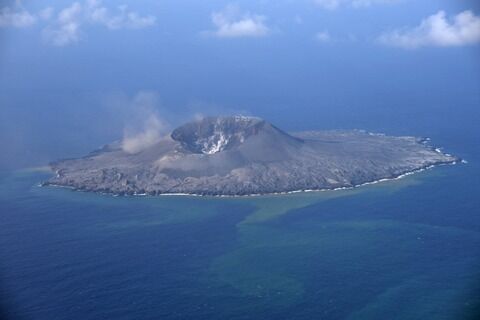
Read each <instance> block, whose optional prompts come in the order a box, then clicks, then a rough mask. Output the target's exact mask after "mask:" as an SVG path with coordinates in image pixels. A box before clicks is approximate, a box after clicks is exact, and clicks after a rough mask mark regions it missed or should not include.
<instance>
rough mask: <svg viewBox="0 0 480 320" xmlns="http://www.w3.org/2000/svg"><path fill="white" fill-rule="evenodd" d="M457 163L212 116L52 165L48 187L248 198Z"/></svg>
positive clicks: (362, 140)
mask: <svg viewBox="0 0 480 320" xmlns="http://www.w3.org/2000/svg"><path fill="white" fill-rule="evenodd" d="M458 160H459V159H458V158H456V157H454V156H451V155H448V154H443V153H441V152H440V151H438V150H435V149H434V148H433V147H431V146H429V145H427V143H426V139H421V138H415V137H390V136H385V135H382V134H372V133H368V132H364V131H360V130H352V131H314V132H313V131H312V132H303V133H297V134H288V133H286V132H283V131H282V130H280V129H278V128H276V127H275V126H273V125H271V124H269V123H268V122H266V121H264V120H262V119H259V118H254V117H243V116H235V117H209V118H205V119H203V120H200V121H196V122H191V123H187V124H185V125H183V126H181V127H178V128H177V129H175V130H174V131H173V132H172V133H171V135H170V136H169V137H166V138H164V139H162V140H161V141H159V142H158V143H156V144H155V145H153V146H150V147H148V148H146V149H144V150H141V151H139V152H137V153H133V154H132V153H128V152H126V151H124V150H123V149H122V145H121V143H119V142H117V143H113V144H110V145H106V146H105V147H103V148H102V149H100V150H96V151H94V152H92V153H90V154H89V155H87V156H85V157H83V158H79V159H69V160H61V161H58V162H55V163H52V164H51V167H52V169H53V170H55V172H56V176H55V177H53V178H51V179H50V180H49V181H47V182H46V183H45V184H47V185H48V184H50V185H60V186H69V187H73V188H75V189H79V190H87V191H99V192H108V193H114V194H151V195H157V194H165V193H188V194H201V195H248V194H265V193H275V192H287V191H294V190H317V189H333V188H339V187H352V186H356V185H359V184H362V183H366V182H371V181H375V180H379V179H383V178H395V177H398V176H399V175H402V174H404V173H407V172H411V171H415V170H418V169H422V168H426V167H428V166H431V165H436V164H443V163H453V162H455V161H458Z"/></svg>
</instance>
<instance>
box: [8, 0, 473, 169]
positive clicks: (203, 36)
mask: <svg viewBox="0 0 480 320" xmlns="http://www.w3.org/2000/svg"><path fill="white" fill-rule="evenodd" d="M479 57H480V2H478V1H474V0H468V1H467V0H449V1H447V0H296V1H293V0H259V1H236V2H235V1H219V0H211V1H194V0H168V1H167V0H165V1H161V0H159V1H153V0H151V1H150V0H145V1H140V0H138V1H122V2H120V1H107V0H104V1H99V0H81V1H80V0H79V1H71V0H65V1H41V0H40V1H0V152H1V155H0V170H1V169H12V168H21V167H27V166H37V165H42V164H45V163H47V162H49V161H52V160H55V159H58V158H67V157H74V156H80V155H83V154H85V153H86V152H89V151H91V150H93V149H95V148H97V147H99V146H101V145H103V144H106V143H109V142H111V141H114V140H120V139H124V140H126V141H135V139H137V138H138V137H143V138H145V139H147V140H148V139H155V138H156V137H157V136H158V135H161V134H164V133H166V132H168V131H169V130H170V129H172V128H174V127H175V126H176V125H179V124H181V123H182V122H185V121H188V120H192V119H195V118H197V117H201V116H205V115H223V114H244V115H255V116H260V117H263V118H265V119H266V120H268V121H270V122H272V123H274V124H275V125H277V126H279V127H280V128H283V129H285V130H289V131H295V130H311V129H335V128H345V129H347V128H361V129H366V130H370V131H377V132H386V133H389V134H413V135H428V134H433V135H435V133H437V132H439V131H442V130H444V131H445V130H447V131H448V130H450V131H452V132H453V131H455V132H460V133H461V134H464V135H467V134H476V133H475V132H477V131H474V130H475V128H476V127H477V123H480V110H479V108H480V59H479ZM128 139H130V140H128ZM132 139H133V140H132Z"/></svg>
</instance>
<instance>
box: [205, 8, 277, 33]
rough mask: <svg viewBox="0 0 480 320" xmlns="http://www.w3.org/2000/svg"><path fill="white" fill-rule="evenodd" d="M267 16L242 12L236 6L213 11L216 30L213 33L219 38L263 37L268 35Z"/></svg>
mask: <svg viewBox="0 0 480 320" xmlns="http://www.w3.org/2000/svg"><path fill="white" fill-rule="evenodd" d="M265 20H266V17H265V16H262V15H257V14H251V13H249V12H246V13H240V11H239V9H238V8H237V7H235V6H229V7H227V8H226V9H224V10H223V11H219V12H214V13H212V23H213V24H214V25H215V27H216V30H215V31H214V32H213V34H214V35H215V36H217V37H219V38H239V37H263V36H266V35H268V33H269V31H270V30H269V28H268V27H267V26H266V25H265Z"/></svg>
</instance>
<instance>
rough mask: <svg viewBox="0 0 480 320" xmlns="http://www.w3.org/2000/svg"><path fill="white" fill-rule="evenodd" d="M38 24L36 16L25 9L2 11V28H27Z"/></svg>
mask: <svg viewBox="0 0 480 320" xmlns="http://www.w3.org/2000/svg"><path fill="white" fill-rule="evenodd" d="M36 22H37V18H36V17H35V15H33V14H31V13H30V12H28V11H27V10H25V9H19V10H15V9H11V8H10V7H4V8H2V9H1V10H0V27H15V28H26V27H29V26H31V25H33V24H35V23H36Z"/></svg>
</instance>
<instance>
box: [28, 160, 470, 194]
mask: <svg viewBox="0 0 480 320" xmlns="http://www.w3.org/2000/svg"><path fill="white" fill-rule="evenodd" d="M459 163H461V164H467V163H468V162H467V161H466V160H463V159H458V160H455V161H452V162H444V163H438V164H431V165H428V166H425V167H422V168H418V169H415V170H412V171H407V172H404V173H402V174H399V175H398V176H395V177H391V178H381V179H378V180H373V181H367V182H363V183H360V184H357V185H353V186H348V187H337V188H324V189H305V190H291V191H281V192H269V193H251V194H243V195H222V194H217V195H215V194H198V193H160V194H147V193H134V194H119V193H114V192H105V191H94V190H83V189H79V188H76V187H72V186H65V185H58V184H50V183H39V184H38V185H37V186H38V187H55V188H66V189H70V190H72V191H76V192H86V193H93V194H100V195H105V196H111V197H125V198H128V197H150V198H156V197H162V196H166V197H175V196H179V197H202V198H251V197H269V196H281V195H292V194H298V193H314V192H326V191H341V190H352V189H355V188H359V187H363V186H368V185H374V184H378V183H381V182H387V181H394V180H400V179H402V178H405V177H407V176H410V175H414V174H416V173H420V172H423V171H426V170H430V169H433V168H435V167H437V166H445V165H457V164H459Z"/></svg>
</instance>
